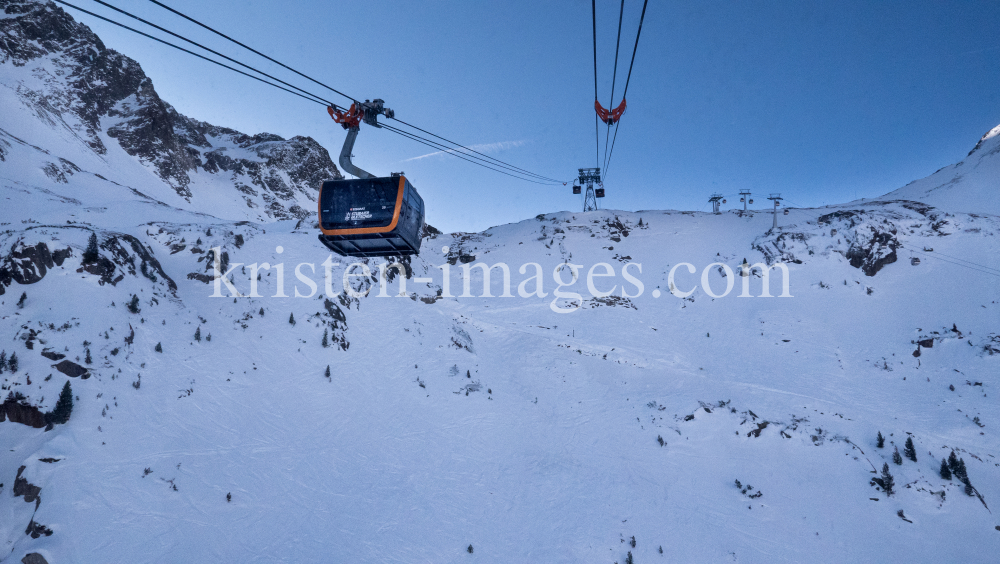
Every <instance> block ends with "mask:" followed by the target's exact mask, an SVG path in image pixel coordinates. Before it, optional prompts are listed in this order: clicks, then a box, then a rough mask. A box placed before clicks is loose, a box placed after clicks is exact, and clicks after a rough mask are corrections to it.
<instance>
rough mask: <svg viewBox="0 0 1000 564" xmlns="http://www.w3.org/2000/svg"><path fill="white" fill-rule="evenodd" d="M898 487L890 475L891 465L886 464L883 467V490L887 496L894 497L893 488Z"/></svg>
mask: <svg viewBox="0 0 1000 564" xmlns="http://www.w3.org/2000/svg"><path fill="white" fill-rule="evenodd" d="M895 485H896V481H895V480H894V479H893V477H892V474H891V473H889V463H888V462H886V463H885V464H883V465H882V489H883V490H884V491H885V495H892V494H893V490H892V488H893V487H894V486H895Z"/></svg>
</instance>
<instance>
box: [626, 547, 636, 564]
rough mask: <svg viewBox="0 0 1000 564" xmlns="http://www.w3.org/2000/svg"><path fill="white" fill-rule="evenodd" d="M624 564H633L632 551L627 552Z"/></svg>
mask: <svg viewBox="0 0 1000 564" xmlns="http://www.w3.org/2000/svg"><path fill="white" fill-rule="evenodd" d="M625 564H634V561H633V560H632V551H631V550H630V551H628V556H626V557H625Z"/></svg>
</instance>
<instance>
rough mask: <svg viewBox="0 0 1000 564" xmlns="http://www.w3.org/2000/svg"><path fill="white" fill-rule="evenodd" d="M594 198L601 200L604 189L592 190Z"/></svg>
mask: <svg viewBox="0 0 1000 564" xmlns="http://www.w3.org/2000/svg"><path fill="white" fill-rule="evenodd" d="M594 196H596V197H598V198H603V197H604V188H595V189H594Z"/></svg>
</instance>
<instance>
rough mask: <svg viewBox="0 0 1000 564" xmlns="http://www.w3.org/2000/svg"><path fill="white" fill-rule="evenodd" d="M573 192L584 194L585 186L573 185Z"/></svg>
mask: <svg viewBox="0 0 1000 564" xmlns="http://www.w3.org/2000/svg"><path fill="white" fill-rule="evenodd" d="M573 193H574V194H582V193H583V188H582V187H580V186H576V185H574V186H573Z"/></svg>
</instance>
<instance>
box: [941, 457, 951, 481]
mask: <svg viewBox="0 0 1000 564" xmlns="http://www.w3.org/2000/svg"><path fill="white" fill-rule="evenodd" d="M940 472H941V479H943V480H950V479H951V468H948V461H947V460H945V459H943V458H942V459H941V470H940Z"/></svg>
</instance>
